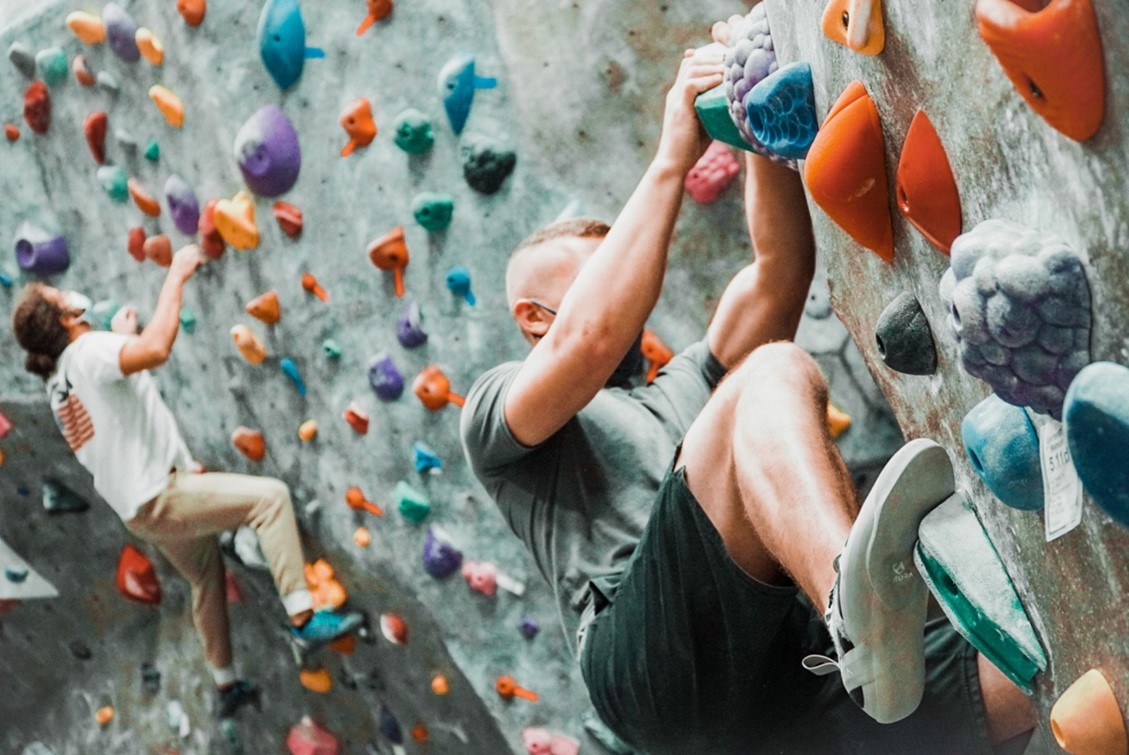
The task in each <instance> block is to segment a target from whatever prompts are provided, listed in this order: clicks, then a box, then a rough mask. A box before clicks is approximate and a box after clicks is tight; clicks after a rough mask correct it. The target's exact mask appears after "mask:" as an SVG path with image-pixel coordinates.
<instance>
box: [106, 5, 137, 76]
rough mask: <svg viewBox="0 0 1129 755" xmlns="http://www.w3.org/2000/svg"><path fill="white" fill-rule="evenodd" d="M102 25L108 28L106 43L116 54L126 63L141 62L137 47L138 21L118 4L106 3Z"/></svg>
mask: <svg viewBox="0 0 1129 755" xmlns="http://www.w3.org/2000/svg"><path fill="white" fill-rule="evenodd" d="M102 24H103V25H104V26H105V28H106V41H107V42H108V43H109V44H110V49H111V50H113V51H114V54H115V55H117V56H118V57H119V58H121V59H122V60H124V61H125V62H126V63H136V62H137V61H139V60H141V50H140V49H139V48H138V47H137V41H136V40H137V21H135V20H134V19H133V16H131V15H129V13H128V12H126V10H125V8H122V7H121V6H120V5H118V4H117V3H106V7H105V8H103V9H102Z"/></svg>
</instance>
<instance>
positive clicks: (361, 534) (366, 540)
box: [353, 527, 372, 548]
mask: <svg viewBox="0 0 1129 755" xmlns="http://www.w3.org/2000/svg"><path fill="white" fill-rule="evenodd" d="M353 542H354V543H356V544H357V547H358V548H367V547H369V545H370V544H371V543H372V533H371V532H369V531H368V527H358V528H357V529H355V530H353Z"/></svg>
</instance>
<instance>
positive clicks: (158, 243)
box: [142, 233, 172, 267]
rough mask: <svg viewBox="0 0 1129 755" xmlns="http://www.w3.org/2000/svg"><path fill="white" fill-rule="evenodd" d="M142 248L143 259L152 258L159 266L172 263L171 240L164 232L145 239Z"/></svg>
mask: <svg viewBox="0 0 1129 755" xmlns="http://www.w3.org/2000/svg"><path fill="white" fill-rule="evenodd" d="M142 249H143V250H144V252H145V259H147V260H153V262H156V263H157V264H158V265H159V266H161V267H168V266H169V265H171V264H172V242H171V241H169V237H168V236H166V235H165V234H163V233H162V234H161V235H159V236H150V237H149V238H147V239H145V243H144V244H143V245H142Z"/></svg>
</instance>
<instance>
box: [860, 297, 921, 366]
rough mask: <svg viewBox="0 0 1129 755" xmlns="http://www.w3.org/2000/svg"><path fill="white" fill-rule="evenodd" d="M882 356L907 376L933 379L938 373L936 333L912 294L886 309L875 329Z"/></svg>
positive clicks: (879, 353)
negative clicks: (928, 376)
mask: <svg viewBox="0 0 1129 755" xmlns="http://www.w3.org/2000/svg"><path fill="white" fill-rule="evenodd" d="M874 341H875V343H876V344H877V346H878V356H879V357H880V358H881V359H882V361H883V362H884V363H885V364H886V366H887V367H889V368H890V369H892V370H895V371H897V372H901V373H904V374H906V375H932V374H933V373H934V372H936V371H937V347H936V346H935V345H934V344H933V331H932V329H930V327H929V320H927V319H926V317H925V313H924V312H923V311H922V310H921V304H920V303H918V301H917V297H916V296H914V295H913V294H911V293H909V292H908V291H903V292H902V293H900V294H898V296H897V297H895V299H894V300H893V301H892V302H890V303H889V304H888V305H886V308H885V309H884V310H882V314H881V315H879V316H878V322H877V323H875V325H874Z"/></svg>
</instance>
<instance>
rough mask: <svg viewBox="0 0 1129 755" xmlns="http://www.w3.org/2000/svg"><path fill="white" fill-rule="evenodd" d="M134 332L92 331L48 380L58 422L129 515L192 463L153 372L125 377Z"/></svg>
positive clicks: (98, 486) (107, 494)
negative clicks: (125, 350) (125, 354)
mask: <svg viewBox="0 0 1129 755" xmlns="http://www.w3.org/2000/svg"><path fill="white" fill-rule="evenodd" d="M129 338H130V336H125V335H120V334H117V333H101V332H92V333H86V334H84V335H82V336H80V337H79V338H78V339H76V340H75V341H74V342H73V343H71V345H70V346H68V347H67V348H66V349H65V350H64V351H63V353H62V355H60V357H59V364H58V367H57V368H56V369H55V373H54V374H53V375H52V376H51V377H50V379H49V380H48V381H47V396H48V398H49V399H50V401H51V411H52V412H53V413H54V414H55V422H56V423H57V424H58V426H59V430H60V431H61V432H62V433H63V437H64V438H65V439H66V441H67V444H68V445H70V447H71V450H72V451H74V454H75V456H76V457H78V460H79V462H80V463H81V464H82V465H83V466H84V467H86V468H87V470H89V471H90V473H91V474H92V475H94V488H95V490H97V491H98V493H99V494H100V495H101V496H102V497H103V498H105V499H106V502H107V503H109V504H110V505H111V506H112V507H113V508H114V511H116V512H117V514H118V516H120V517H121V518H122V519H123V520H125V521H128V520H130V519H132V518H133V517H134V515H135V514H136V513H137V510H138V509H139V508H141V506H142V505H143V504H144V503H146V502H148V501H149V500H151V499H153V498H154V497H156V496H157V494H159V493H160V492H161V491H162V490H164V488H165V486H166V485H167V484H168V479H169V472H170V471H171V470H172V469H173V468H174V467H176V468H178V469H186V468H188V467H189V466H190V465H191V463H192V456H191V454H190V453H189V452H188V446H187V445H185V443H184V439H183V438H182V437H181V435H180V430H179V429H178V428H177V426H176V419H175V418H174V417H173V416H172V412H171V411H169V408H168V407H167V406H166V405H165V402H164V400H163V399H162V398H161V394H160V393H159V392H158V391H157V384H156V382H155V381H154V380H153V376H152V375H150V374H149V373H148V372H147V371H146V372H138V373H135V374H133V375H130V376H129V377H126V376H124V375H123V374H122V370H121V363H120V362H119V356H120V354H121V350H122V347H123V346H124V345H125V343H126V341H128V340H129Z"/></svg>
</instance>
